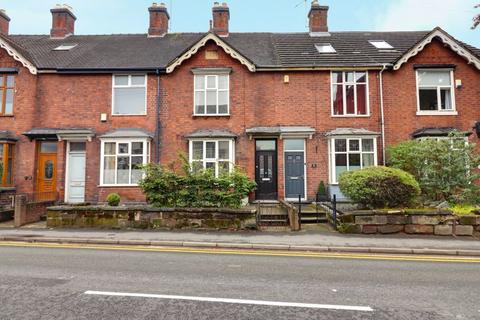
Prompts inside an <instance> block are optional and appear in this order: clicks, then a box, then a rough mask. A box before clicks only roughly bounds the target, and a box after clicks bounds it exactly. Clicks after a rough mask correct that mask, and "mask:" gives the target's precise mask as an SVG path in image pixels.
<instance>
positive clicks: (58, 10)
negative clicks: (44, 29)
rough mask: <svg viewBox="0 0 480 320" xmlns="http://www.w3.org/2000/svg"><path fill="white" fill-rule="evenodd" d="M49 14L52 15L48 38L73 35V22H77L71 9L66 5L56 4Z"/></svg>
mask: <svg viewBox="0 0 480 320" xmlns="http://www.w3.org/2000/svg"><path fill="white" fill-rule="evenodd" d="M50 12H51V13H52V29H51V30H50V37H52V38H66V37H68V36H70V35H73V34H74V33H75V20H77V17H75V15H74V14H73V10H72V7H70V6H68V5H66V4H63V5H61V4H57V5H56V7H55V8H53V9H51V10H50Z"/></svg>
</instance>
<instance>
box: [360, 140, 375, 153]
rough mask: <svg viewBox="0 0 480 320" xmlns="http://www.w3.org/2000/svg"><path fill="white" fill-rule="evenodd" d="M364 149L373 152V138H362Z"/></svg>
mask: <svg viewBox="0 0 480 320" xmlns="http://www.w3.org/2000/svg"><path fill="white" fill-rule="evenodd" d="M362 151H363V152H373V139H363V140H362Z"/></svg>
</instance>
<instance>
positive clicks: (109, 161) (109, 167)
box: [103, 157, 115, 184]
mask: <svg viewBox="0 0 480 320" xmlns="http://www.w3.org/2000/svg"><path fill="white" fill-rule="evenodd" d="M103 183H104V184H114V183H115V157H105V159H104V164H103Z"/></svg>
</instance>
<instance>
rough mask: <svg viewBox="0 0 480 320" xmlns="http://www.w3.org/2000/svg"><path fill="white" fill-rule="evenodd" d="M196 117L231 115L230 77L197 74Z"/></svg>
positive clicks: (226, 75) (225, 75)
mask: <svg viewBox="0 0 480 320" xmlns="http://www.w3.org/2000/svg"><path fill="white" fill-rule="evenodd" d="M194 78H195V80H194V82H195V84H194V85H195V94H194V95H195V99H194V100H195V102H194V104H195V106H194V115H197V116H218V115H220V116H222V115H228V114H229V99H230V97H229V75H228V74H203V73H202V74H195V77H194Z"/></svg>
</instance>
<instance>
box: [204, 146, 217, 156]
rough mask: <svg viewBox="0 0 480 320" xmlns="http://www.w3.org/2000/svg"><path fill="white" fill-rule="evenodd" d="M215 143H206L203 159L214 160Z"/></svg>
mask: <svg viewBox="0 0 480 320" xmlns="http://www.w3.org/2000/svg"><path fill="white" fill-rule="evenodd" d="M215 153H216V152H215V142H206V143H205V158H207V159H215V158H216V155H215Z"/></svg>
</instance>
